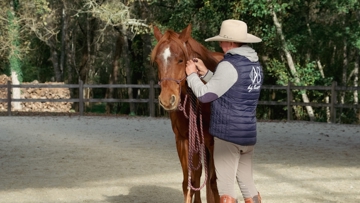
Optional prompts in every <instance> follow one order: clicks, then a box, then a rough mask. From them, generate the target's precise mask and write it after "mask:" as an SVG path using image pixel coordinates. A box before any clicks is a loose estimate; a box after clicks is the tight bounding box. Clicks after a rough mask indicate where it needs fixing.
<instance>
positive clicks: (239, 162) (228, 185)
mask: <svg viewBox="0 0 360 203" xmlns="http://www.w3.org/2000/svg"><path fill="white" fill-rule="evenodd" d="M214 141H215V146H214V163H215V170H216V176H217V186H218V190H219V195H220V196H221V195H230V196H232V197H233V198H235V199H237V197H236V192H235V182H236V181H237V183H238V185H239V188H240V190H241V193H242V195H243V198H244V199H245V198H249V197H250V198H253V197H254V196H257V195H258V191H257V189H256V187H255V183H254V179H253V166H252V159H253V154H254V146H253V145H252V146H241V145H237V144H234V143H231V142H227V141H224V140H221V139H219V138H216V137H215V138H214Z"/></svg>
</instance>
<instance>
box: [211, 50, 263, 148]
mask: <svg viewBox="0 0 360 203" xmlns="http://www.w3.org/2000/svg"><path fill="white" fill-rule="evenodd" d="M223 61H228V62H230V63H231V64H232V65H233V66H234V67H235V69H236V71H237V73H238V80H237V81H236V83H235V84H234V85H233V86H232V87H231V88H230V89H229V90H228V91H227V92H226V93H225V94H223V95H222V96H221V97H219V98H218V99H216V100H214V101H213V102H212V103H211V119H210V134H212V135H213V136H215V137H218V138H220V139H222V140H225V141H229V142H232V143H235V144H239V145H244V146H247V145H255V143H256V106H257V104H258V99H259V96H260V88H261V85H262V83H263V71H262V67H261V65H260V63H259V62H251V61H250V60H249V59H247V58H246V57H244V56H241V55H231V54H226V55H225V56H224V59H223ZM214 74H216V71H215V73H214ZM220 85H221V84H220Z"/></svg>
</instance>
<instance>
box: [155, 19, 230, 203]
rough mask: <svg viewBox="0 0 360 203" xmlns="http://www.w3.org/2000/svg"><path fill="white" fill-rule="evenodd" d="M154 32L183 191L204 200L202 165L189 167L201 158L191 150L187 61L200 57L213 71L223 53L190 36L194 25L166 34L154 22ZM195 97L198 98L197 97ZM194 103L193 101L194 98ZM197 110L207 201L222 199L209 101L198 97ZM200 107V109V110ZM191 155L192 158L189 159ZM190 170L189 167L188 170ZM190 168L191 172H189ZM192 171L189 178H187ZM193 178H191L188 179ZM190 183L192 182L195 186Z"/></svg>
mask: <svg viewBox="0 0 360 203" xmlns="http://www.w3.org/2000/svg"><path fill="white" fill-rule="evenodd" d="M154 35H155V38H156V39H157V41H158V43H157V45H156V46H155V47H154V49H153V50H152V53H151V61H152V63H156V65H157V67H158V78H159V85H160V86H161V92H160V95H159V103H160V105H161V106H162V107H163V108H164V109H165V110H166V111H168V112H169V115H170V119H171V125H172V129H173V132H174V134H175V140H176V148H177V152H178V156H179V159H180V163H181V167H182V171H183V183H182V189H183V195H184V201H185V202H192V201H193V202H194V203H201V196H200V189H201V186H200V185H201V180H200V179H201V175H202V166H201V164H200V167H199V166H198V168H196V167H190V168H189V166H191V165H192V164H193V163H195V164H196V163H198V162H199V161H201V160H202V156H201V153H190V157H189V150H190V151H191V149H192V148H191V146H189V134H190V133H191V131H194V129H192V128H191V129H190V127H189V126H191V125H189V123H190V122H189V121H191V118H190V117H191V116H189V114H191V108H192V107H193V106H194V105H192V104H191V102H190V101H189V100H191V98H190V99H188V97H190V96H189V94H191V93H192V92H191V90H190V89H189V88H188V86H187V83H186V73H185V68H186V61H187V60H190V59H192V58H200V59H202V60H203V61H204V64H205V65H206V67H207V68H209V69H210V70H212V71H214V69H215V67H216V65H217V63H218V62H219V61H220V60H221V59H222V57H223V54H222V53H218V52H211V51H209V50H207V49H206V48H205V47H204V46H203V45H201V44H200V43H199V42H197V41H196V40H195V39H193V38H192V37H191V25H188V26H187V27H186V28H185V29H184V30H182V32H181V33H177V32H175V31H173V30H167V31H165V32H164V34H163V33H162V32H161V31H160V30H159V28H158V27H156V26H154ZM193 100H196V98H195V99H194V98H193ZM193 104H194V102H193ZM195 106H196V109H195V114H201V115H200V116H201V118H202V119H200V120H199V119H198V120H197V121H195V122H194V123H199V122H201V123H200V125H199V126H201V129H196V130H201V131H202V133H197V135H200V134H202V135H203V142H204V146H205V147H204V148H206V153H205V154H206V158H205V159H206V160H205V161H204V163H206V165H205V164H204V165H205V166H204V167H205V169H207V170H206V171H205V172H207V174H206V175H207V177H205V180H206V183H205V184H206V200H207V202H208V203H218V202H220V198H219V193H218V190H217V186H216V174H215V167H214V161H213V150H214V139H213V137H212V136H211V135H210V134H209V120H210V104H209V103H207V104H202V103H200V102H198V101H197V100H196V101H195ZM199 109H200V111H199ZM189 158H190V162H189ZM189 170H190V171H189ZM189 172H190V173H189ZM189 174H190V178H188V176H189ZM189 180H190V182H188V181H189ZM189 185H190V186H193V188H197V189H192V188H191V187H189Z"/></svg>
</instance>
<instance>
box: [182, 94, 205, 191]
mask: <svg viewBox="0 0 360 203" xmlns="http://www.w3.org/2000/svg"><path fill="white" fill-rule="evenodd" d="M188 94H189V95H190V100H191V103H190V109H189V115H186V112H185V111H183V112H184V115H185V116H186V117H187V118H189V157H188V159H189V160H188V190H189V191H190V189H191V190H194V191H199V190H201V189H202V188H203V187H204V186H205V185H206V182H207V178H208V168H207V163H206V162H207V161H206V152H205V139H204V132H203V125H202V114H201V107H200V106H199V105H197V100H196V96H195V95H194V93H193V92H192V91H191V89H190V88H188ZM186 99H187V96H186V97H185V101H184V104H183V106H182V109H185V108H184V107H185V103H186ZM197 113H198V115H199V117H197ZM198 118H199V119H198ZM198 123H200V127H199V126H198ZM199 128H200V135H199ZM196 153H197V154H199V162H198V163H197V166H196V167H195V166H194V161H193V157H194V155H195V154H196ZM202 160H203V161H202ZM202 162H203V163H204V168H205V180H204V182H203V184H202V185H201V186H200V187H198V188H196V187H194V186H193V185H192V184H191V173H192V170H199V169H201V166H202ZM189 191H188V192H189Z"/></svg>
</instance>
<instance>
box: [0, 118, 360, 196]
mask: <svg viewBox="0 0 360 203" xmlns="http://www.w3.org/2000/svg"><path fill="white" fill-rule="evenodd" d="M0 120H1V122H0V203H42V202H44V203H65V202H66V203H80V202H88V203H123V202H130V203H168V202H182V201H183V199H182V192H181V182H182V172H181V168H180V163H179V161H178V157H177V153H176V150H175V141H174V136H173V133H172V130H171V127H170V121H169V119H167V118H148V117H96V116H94V117H87V116H86V117H78V116H76V117H68V116H59V117H51V116H45V117H29V116H24V117H20V116H15V117H5V116H4V117H0ZM258 131H259V135H258V143H257V145H256V148H255V150H256V151H255V170H254V178H255V181H256V184H257V187H258V190H259V191H260V192H261V194H262V197H263V202H265V203H281V202H284V203H285V202H286V203H291V202H294V203H300V202H306V203H309V202H313V203H318V202H319V203H334V202H336V203H338V202H339V203H341V202H344V203H348V202H351V203H355V202H360V125H338V124H326V123H309V122H288V123H286V122H259V123H258ZM238 192H239V191H238ZM204 194H205V189H203V190H202V197H203V202H206V200H205V196H204ZM238 197H239V200H241V195H240V192H239V196H238ZM240 202H241V201H240Z"/></svg>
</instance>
